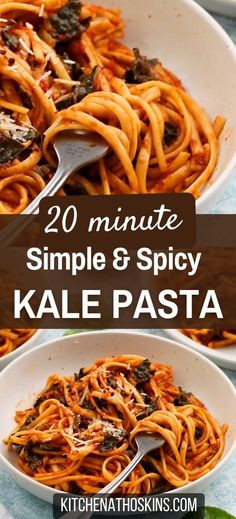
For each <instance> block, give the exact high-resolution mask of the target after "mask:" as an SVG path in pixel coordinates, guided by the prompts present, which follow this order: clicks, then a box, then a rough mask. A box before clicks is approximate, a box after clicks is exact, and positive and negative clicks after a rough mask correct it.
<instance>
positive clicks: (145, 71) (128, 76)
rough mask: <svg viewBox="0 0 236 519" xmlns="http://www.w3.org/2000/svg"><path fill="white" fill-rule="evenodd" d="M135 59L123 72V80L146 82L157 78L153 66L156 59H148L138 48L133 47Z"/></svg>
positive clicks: (157, 61) (132, 82)
mask: <svg viewBox="0 0 236 519" xmlns="http://www.w3.org/2000/svg"><path fill="white" fill-rule="evenodd" d="M133 51H134V56H135V60H134V63H133V65H132V67H131V68H130V69H128V70H127V71H126V73H125V81H126V82H127V83H131V84H137V83H146V81H150V80H152V79H153V80H155V79H156V78H157V74H156V70H155V67H156V65H158V63H159V60H158V59H148V58H147V57H146V56H142V54H140V51H139V49H133Z"/></svg>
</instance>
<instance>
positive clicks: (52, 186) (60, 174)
mask: <svg viewBox="0 0 236 519" xmlns="http://www.w3.org/2000/svg"><path fill="white" fill-rule="evenodd" d="M72 173H73V169H72V168H71V167H68V169H67V171H65V168H63V169H62V167H61V166H60V163H59V165H58V168H57V170H56V172H55V173H54V175H53V177H52V178H51V180H50V181H49V182H48V184H47V185H46V186H45V188H44V189H43V190H42V191H41V192H40V193H39V194H38V195H37V197H36V198H35V199H34V200H33V201H32V202H31V204H30V205H28V207H26V209H25V210H24V211H23V213H22V214H37V213H38V209H39V204H40V202H41V200H42V199H43V198H44V197H45V196H53V195H55V193H56V192H57V191H58V190H59V189H60V187H61V186H62V185H63V184H64V182H65V180H66V179H67V178H68V177H69V176H70V175H71V174H72Z"/></svg>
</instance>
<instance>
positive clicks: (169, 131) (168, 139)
mask: <svg viewBox="0 0 236 519" xmlns="http://www.w3.org/2000/svg"><path fill="white" fill-rule="evenodd" d="M178 136H179V128H178V127H177V126H174V125H173V124H171V123H168V122H166V123H165V131H164V139H163V143H164V146H165V147H166V148H168V147H169V146H171V144H173V142H174V141H176V139H177V138H178Z"/></svg>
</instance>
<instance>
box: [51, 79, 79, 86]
mask: <svg viewBox="0 0 236 519" xmlns="http://www.w3.org/2000/svg"><path fill="white" fill-rule="evenodd" d="M54 81H55V83H61V84H62V85H69V86H73V85H81V81H73V80H72V79H59V78H56V79H54Z"/></svg>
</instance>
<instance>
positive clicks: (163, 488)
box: [152, 477, 173, 494]
mask: <svg viewBox="0 0 236 519" xmlns="http://www.w3.org/2000/svg"><path fill="white" fill-rule="evenodd" d="M172 489H173V486H172V485H171V484H170V483H168V481H166V480H165V479H164V478H162V477H160V479H159V480H158V482H157V484H156V487H155V489H154V490H153V492H152V493H153V494H164V493H165V492H169V491H170V490H172Z"/></svg>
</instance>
